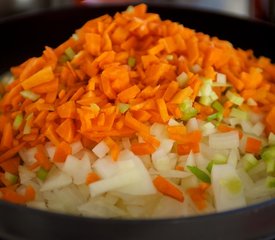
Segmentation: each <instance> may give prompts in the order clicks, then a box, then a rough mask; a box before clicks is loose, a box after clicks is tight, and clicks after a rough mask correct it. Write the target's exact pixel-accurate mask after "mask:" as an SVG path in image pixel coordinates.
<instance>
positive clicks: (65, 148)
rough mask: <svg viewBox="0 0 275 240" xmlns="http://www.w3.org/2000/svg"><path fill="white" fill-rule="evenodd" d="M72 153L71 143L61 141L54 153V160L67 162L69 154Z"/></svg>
mask: <svg viewBox="0 0 275 240" xmlns="http://www.w3.org/2000/svg"><path fill="white" fill-rule="evenodd" d="M70 154H72V148H71V145H70V144H69V143H67V142H61V143H60V144H59V145H58V146H57V148H56V151H55V153H54V156H53V161H54V162H65V160H66V158H67V156H68V155H70Z"/></svg>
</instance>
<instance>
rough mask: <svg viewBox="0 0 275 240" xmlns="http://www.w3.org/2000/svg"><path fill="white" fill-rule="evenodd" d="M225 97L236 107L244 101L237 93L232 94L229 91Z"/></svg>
mask: <svg viewBox="0 0 275 240" xmlns="http://www.w3.org/2000/svg"><path fill="white" fill-rule="evenodd" d="M225 96H226V97H227V98H228V99H229V101H230V102H232V103H234V104H236V105H242V103H243V101H244V99H243V98H242V97H241V96H240V95H239V94H237V93H233V92H231V91H227V92H226V94H225Z"/></svg>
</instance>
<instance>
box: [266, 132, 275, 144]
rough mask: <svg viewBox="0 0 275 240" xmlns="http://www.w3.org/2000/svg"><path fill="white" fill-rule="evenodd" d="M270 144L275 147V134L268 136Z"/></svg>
mask: <svg viewBox="0 0 275 240" xmlns="http://www.w3.org/2000/svg"><path fill="white" fill-rule="evenodd" d="M268 144H269V145H275V134H274V133H272V132H271V133H269V136H268Z"/></svg>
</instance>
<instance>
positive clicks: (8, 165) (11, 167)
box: [0, 157, 20, 175]
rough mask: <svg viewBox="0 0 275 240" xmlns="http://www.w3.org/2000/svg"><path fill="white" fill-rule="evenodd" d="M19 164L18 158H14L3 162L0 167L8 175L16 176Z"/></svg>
mask: <svg viewBox="0 0 275 240" xmlns="http://www.w3.org/2000/svg"><path fill="white" fill-rule="evenodd" d="M19 164H20V158H19V157H14V158H11V159H8V160H6V161H5V162H2V163H1V164H0V167H1V168H2V169H3V170H4V171H6V172H9V173H12V174H15V175H16V174H18V166H19Z"/></svg>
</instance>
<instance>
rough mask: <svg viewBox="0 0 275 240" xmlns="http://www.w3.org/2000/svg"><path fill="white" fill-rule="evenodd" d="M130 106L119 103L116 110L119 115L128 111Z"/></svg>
mask: <svg viewBox="0 0 275 240" xmlns="http://www.w3.org/2000/svg"><path fill="white" fill-rule="evenodd" d="M129 107H130V105H129V104H127V103H119V104H118V110H119V112H120V113H125V112H126V111H127V110H128V109H129Z"/></svg>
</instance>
